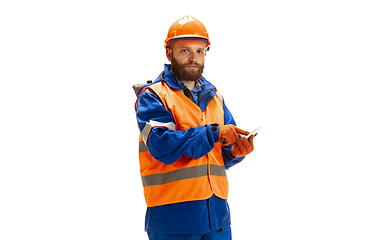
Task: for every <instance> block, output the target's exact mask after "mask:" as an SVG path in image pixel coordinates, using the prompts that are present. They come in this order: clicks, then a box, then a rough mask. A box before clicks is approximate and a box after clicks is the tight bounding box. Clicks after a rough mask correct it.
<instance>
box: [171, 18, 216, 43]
mask: <svg viewBox="0 0 384 240" xmlns="http://www.w3.org/2000/svg"><path fill="white" fill-rule="evenodd" d="M181 39H197V40H202V41H205V42H206V43H207V48H208V47H209V45H211V43H210V42H209V36H208V33H207V29H205V26H204V24H203V23H202V22H200V21H199V20H197V19H196V18H194V17H192V16H190V15H188V16H185V17H183V18H180V19H179V20H177V21H176V22H174V23H173V24H172V25H171V27H170V28H169V31H168V36H167V38H166V39H165V41H164V47H165V48H168V47H169V43H170V42H172V41H175V40H181Z"/></svg>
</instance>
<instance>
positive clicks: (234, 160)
mask: <svg viewBox="0 0 384 240" xmlns="http://www.w3.org/2000/svg"><path fill="white" fill-rule="evenodd" d="M223 108H224V124H226V125H227V124H233V125H235V126H236V122H235V119H234V118H233V116H232V114H231V112H230V111H229V110H228V108H227V106H226V105H225V102H224V98H223ZM232 146H233V144H230V145H227V146H223V148H222V153H223V160H224V165H225V169H227V170H228V169H229V168H230V167H233V166H234V165H236V164H238V163H239V162H241V161H242V160H243V159H244V158H245V157H235V156H233V154H232V152H231V149H232Z"/></svg>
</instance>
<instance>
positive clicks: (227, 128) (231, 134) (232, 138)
mask: <svg viewBox="0 0 384 240" xmlns="http://www.w3.org/2000/svg"><path fill="white" fill-rule="evenodd" d="M219 127H220V132H219V142H221V143H222V144H223V145H230V144H232V143H234V142H236V141H237V139H239V134H242V135H248V134H249V132H248V131H245V130H242V129H240V128H238V127H236V126H234V125H232V124H228V125H220V126H219Z"/></svg>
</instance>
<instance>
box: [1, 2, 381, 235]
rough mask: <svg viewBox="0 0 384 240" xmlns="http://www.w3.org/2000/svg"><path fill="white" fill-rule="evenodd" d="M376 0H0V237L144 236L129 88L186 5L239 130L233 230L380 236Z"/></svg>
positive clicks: (144, 76) (159, 59)
mask: <svg viewBox="0 0 384 240" xmlns="http://www.w3.org/2000/svg"><path fill="white" fill-rule="evenodd" d="M383 10H384V9H383V7H382V5H381V4H380V1H370V0H368V1H341V0H334V1H277V0H276V1H252V2H251V1H235V2H234V1H193V2H190V1H188V2H187V1H167V2H164V1H141V2H139V1H137V2H134V3H132V1H85V0H78V1H2V2H1V3H0V35H1V37H0V81H1V82H0V115H1V117H0V141H1V142H0V160H1V161H0V195H1V197H0V201H1V204H0V239H5V240H13V239H32V238H36V239H37V238H38V239H147V237H146V234H145V232H144V216H145V208H146V206H145V203H144V197H143V194H142V187H141V181H140V173H139V160H138V156H137V148H138V143H137V139H138V134H139V131H138V129H137V124H136V119H135V112H134V103H135V99H136V98H135V95H134V93H133V90H132V89H131V86H132V85H133V84H135V83H138V82H145V81H146V80H149V79H155V78H156V77H157V75H158V74H159V73H160V72H161V71H162V69H163V64H164V63H167V60H166V58H165V51H164V48H163V45H162V44H163V41H164V39H165V37H166V34H167V31H168V28H169V27H170V25H171V24H172V23H173V22H174V21H175V20H177V19H179V18H181V17H183V16H185V15H189V14H190V15H192V16H194V17H196V18H197V19H199V20H201V21H202V22H203V23H204V24H205V26H206V27H207V30H208V32H209V34H210V37H211V42H212V47H211V51H210V52H208V54H207V57H206V64H205V66H206V68H205V73H204V76H205V77H206V78H207V79H208V80H209V81H211V82H212V83H213V84H214V85H215V86H216V87H217V88H218V89H219V91H220V92H221V93H222V95H223V96H224V99H225V102H226V104H227V106H228V107H229V109H230V110H231V112H232V114H233V115H234V117H235V119H236V121H237V124H238V126H239V127H241V128H244V129H246V130H249V131H251V130H253V129H254V128H256V127H258V126H260V125H262V126H264V128H263V129H262V130H261V132H260V134H259V135H258V136H257V137H256V138H255V146H256V148H255V151H254V152H253V153H251V154H250V155H249V156H248V157H247V158H246V159H245V160H244V162H242V163H241V164H239V165H237V166H235V167H233V168H232V169H230V170H229V171H228V177H229V181H230V195H229V199H228V201H229V204H230V207H231V213H232V230H233V239H262V240H275V239H276V240H277V239H295V240H298V239H311V240H313V239H335V240H336V239H337V240H338V239H370V240H374V239H383V238H384V232H383V226H384V217H383V216H384V207H383V204H382V203H383V202H384V193H383V184H384V176H383V170H384V164H383V161H384V154H383V143H384V141H383V136H384V127H383V122H384V117H383V114H382V112H383V110H382V109H383V103H384V97H383V94H382V92H383V85H382V82H383V80H384V73H383V64H384V58H383V56H384V47H383V46H384V45H383V42H384V33H383V23H384V17H383V14H382V13H383Z"/></svg>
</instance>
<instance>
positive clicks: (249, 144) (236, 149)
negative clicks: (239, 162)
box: [231, 134, 257, 157]
mask: <svg viewBox="0 0 384 240" xmlns="http://www.w3.org/2000/svg"><path fill="white" fill-rule="evenodd" d="M256 135H257V134H256ZM256 135H253V136H251V137H250V138H249V139H247V138H246V137H241V138H239V139H238V140H237V141H236V142H235V143H234V144H233V147H232V149H231V151H232V155H233V156H235V157H244V156H245V155H248V154H250V153H251V152H252V151H253V138H254V137H255V136H256Z"/></svg>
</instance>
